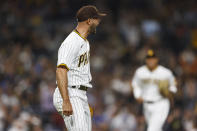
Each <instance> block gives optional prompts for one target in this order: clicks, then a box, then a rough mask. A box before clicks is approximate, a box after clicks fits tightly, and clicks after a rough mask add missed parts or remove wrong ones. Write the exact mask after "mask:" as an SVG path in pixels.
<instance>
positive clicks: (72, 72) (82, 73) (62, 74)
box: [53, 5, 106, 131]
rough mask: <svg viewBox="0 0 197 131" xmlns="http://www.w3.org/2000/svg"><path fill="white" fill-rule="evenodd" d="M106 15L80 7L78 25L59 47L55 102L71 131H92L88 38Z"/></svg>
mask: <svg viewBox="0 0 197 131" xmlns="http://www.w3.org/2000/svg"><path fill="white" fill-rule="evenodd" d="M105 15H106V14H103V13H100V12H99V11H98V10H97V8H96V7H95V6H92V5H88V6H83V7H82V8H80V9H79V10H78V12H77V14H76V17H77V21H78V25H77V27H76V29H75V30H74V31H72V32H71V33H70V34H69V35H68V36H67V38H66V39H65V40H64V41H63V43H62V44H61V46H60V48H59V50H58V61H57V70H56V80H57V88H56V89H55V92H54V95H53V103H54V106H55V108H56V109H57V111H58V112H59V113H60V114H61V116H62V117H63V119H64V122H65V125H66V128H67V130H68V131H91V130H92V129H91V128H92V125H91V114H90V109H89V105H88V100H87V95H86V92H87V90H88V88H92V85H91V84H90V81H91V80H92V77H91V73H90V62H89V60H90V45H89V42H88V40H87V37H88V35H89V34H91V33H96V27H97V26H98V25H99V23H100V21H101V18H102V17H103V16H105Z"/></svg>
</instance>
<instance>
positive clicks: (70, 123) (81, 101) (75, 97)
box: [53, 88, 92, 131]
mask: <svg viewBox="0 0 197 131" xmlns="http://www.w3.org/2000/svg"><path fill="white" fill-rule="evenodd" d="M68 93H69V98H70V102H71V105H72V109H73V114H72V115H71V116H65V115H63V114H62V103H63V100H62V97H61V95H60V92H59V89H58V88H56V89H55V92H54V94H53V104H54V106H55V108H56V109H57V111H58V112H59V113H60V114H61V116H62V117H63V119H64V122H65V125H66V128H67V130H68V131H91V130H92V129H91V128H92V125H91V124H92V123H91V114H90V109H89V105H88V100H87V95H86V91H82V90H79V89H72V88H68Z"/></svg>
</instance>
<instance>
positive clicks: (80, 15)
mask: <svg viewBox="0 0 197 131" xmlns="http://www.w3.org/2000/svg"><path fill="white" fill-rule="evenodd" d="M103 16H106V14H104V13H100V12H99V11H98V9H97V8H96V7H95V6H93V5H87V6H83V7H81V8H80V9H79V10H78V11H77V14H76V17H77V21H78V22H82V21H86V20H88V19H91V18H92V19H98V18H101V17H103Z"/></svg>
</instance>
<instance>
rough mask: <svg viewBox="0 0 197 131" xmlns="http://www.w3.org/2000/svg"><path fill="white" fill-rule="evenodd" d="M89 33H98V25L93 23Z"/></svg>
mask: <svg viewBox="0 0 197 131" xmlns="http://www.w3.org/2000/svg"><path fill="white" fill-rule="evenodd" d="M89 34H96V25H94V24H93V25H91V26H90V28H89Z"/></svg>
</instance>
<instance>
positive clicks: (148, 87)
mask: <svg viewBox="0 0 197 131" xmlns="http://www.w3.org/2000/svg"><path fill="white" fill-rule="evenodd" d="M132 87H133V92H134V97H135V98H136V99H137V100H138V101H140V102H142V103H143V112H144V115H145V120H146V123H147V125H148V127H147V131H162V127H163V125H164V123H165V120H166V118H167V116H168V113H169V109H170V99H171V98H172V93H175V92H176V91H177V88H176V82H175V78H174V76H173V74H172V72H171V71H170V70H169V69H167V68H165V67H163V66H161V65H158V57H157V56H156V55H155V52H154V51H153V50H148V52H147V56H146V65H144V66H141V67H139V68H138V69H137V70H136V72H135V75H134V77H133V80H132Z"/></svg>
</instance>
